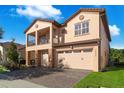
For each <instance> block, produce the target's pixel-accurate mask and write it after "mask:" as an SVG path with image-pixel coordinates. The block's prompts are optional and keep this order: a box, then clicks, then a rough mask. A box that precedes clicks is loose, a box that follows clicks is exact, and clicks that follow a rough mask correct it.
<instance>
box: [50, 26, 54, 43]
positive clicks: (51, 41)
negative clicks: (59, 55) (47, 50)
mask: <svg viewBox="0 0 124 93" xmlns="http://www.w3.org/2000/svg"><path fill="white" fill-rule="evenodd" d="M52 43H53V32H52V26H50V44H52Z"/></svg>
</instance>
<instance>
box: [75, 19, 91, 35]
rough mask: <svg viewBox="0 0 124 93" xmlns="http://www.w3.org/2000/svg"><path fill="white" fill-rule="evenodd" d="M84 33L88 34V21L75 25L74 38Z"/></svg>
mask: <svg viewBox="0 0 124 93" xmlns="http://www.w3.org/2000/svg"><path fill="white" fill-rule="evenodd" d="M86 33H89V21H84V22H80V23H76V24H75V36H80V35H83V34H86Z"/></svg>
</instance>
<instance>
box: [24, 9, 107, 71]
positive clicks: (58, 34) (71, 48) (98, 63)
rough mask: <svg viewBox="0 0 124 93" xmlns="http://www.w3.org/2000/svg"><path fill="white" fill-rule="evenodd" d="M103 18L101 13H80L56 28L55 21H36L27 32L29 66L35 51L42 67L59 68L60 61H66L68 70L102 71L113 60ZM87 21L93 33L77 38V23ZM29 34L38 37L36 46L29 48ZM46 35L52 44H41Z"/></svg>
mask: <svg viewBox="0 0 124 93" xmlns="http://www.w3.org/2000/svg"><path fill="white" fill-rule="evenodd" d="M80 15H83V16H84V19H83V20H80V18H79V17H80ZM100 16H102V15H101V13H100V12H99V11H96V10H95V11H93V10H92V11H89V10H88V11H79V13H77V14H76V15H75V16H74V17H73V18H71V19H70V20H69V21H68V22H65V23H64V25H59V24H57V23H56V24H57V25H56V24H54V22H53V21H44V20H37V21H35V22H34V24H33V25H31V26H30V28H28V30H27V31H26V65H28V66H30V65H31V63H30V59H31V58H32V57H31V55H30V54H31V53H30V52H31V51H34V60H35V65H38V66H45V65H44V64H46V66H49V67H57V66H58V64H59V63H58V62H59V61H58V60H60V58H63V60H62V64H63V65H64V67H66V66H67V65H68V68H74V69H87V70H93V71H100V70H102V69H103V68H104V67H105V66H106V65H107V63H108V59H109V57H108V55H109V38H108V34H107V33H106V27H105V25H103V21H104V19H102V18H101V17H100ZM83 21H89V32H88V33H87V34H84V35H82V36H75V29H74V24H76V23H79V22H83ZM63 30H64V32H63ZM29 35H33V36H34V37H35V44H34V45H33V46H29V45H28V42H29V41H28V36H29ZM44 35H45V37H46V39H45V40H46V41H48V42H47V43H46V42H45V41H44V42H45V43H44V44H39V42H41V41H40V38H42V37H43V36H44ZM76 50H78V52H76ZM89 50H90V51H89ZM44 51H45V52H44ZM89 57H90V58H89ZM60 61H61V60H60ZM42 64H43V65H42Z"/></svg>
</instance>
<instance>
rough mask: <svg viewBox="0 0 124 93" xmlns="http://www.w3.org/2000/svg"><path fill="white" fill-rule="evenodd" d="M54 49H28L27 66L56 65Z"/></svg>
mask: <svg viewBox="0 0 124 93" xmlns="http://www.w3.org/2000/svg"><path fill="white" fill-rule="evenodd" d="M53 52H54V50H53V49H44V50H32V51H26V58H27V59H26V65H27V66H41V67H54V65H55V64H54V53H53Z"/></svg>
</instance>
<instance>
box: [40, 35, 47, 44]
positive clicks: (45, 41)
mask: <svg viewBox="0 0 124 93" xmlns="http://www.w3.org/2000/svg"><path fill="white" fill-rule="evenodd" d="M46 43H47V39H46V36H45V35H44V36H42V37H41V44H46Z"/></svg>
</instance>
